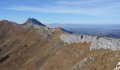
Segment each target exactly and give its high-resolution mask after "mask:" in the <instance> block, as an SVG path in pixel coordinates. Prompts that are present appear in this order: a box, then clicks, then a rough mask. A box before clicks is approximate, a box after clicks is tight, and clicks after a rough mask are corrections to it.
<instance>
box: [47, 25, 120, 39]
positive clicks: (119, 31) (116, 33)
mask: <svg viewBox="0 0 120 70" xmlns="http://www.w3.org/2000/svg"><path fill="white" fill-rule="evenodd" d="M48 26H50V27H62V28H64V29H66V30H67V31H71V32H73V33H77V34H87V35H97V36H107V37H113V38H120V25H119V24H106V25H105V24H49V25H48Z"/></svg>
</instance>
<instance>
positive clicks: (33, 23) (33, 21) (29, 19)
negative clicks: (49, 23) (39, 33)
mask: <svg viewBox="0 0 120 70" xmlns="http://www.w3.org/2000/svg"><path fill="white" fill-rule="evenodd" d="M24 24H25V25H38V26H45V25H44V24H42V23H41V22H40V21H38V20H37V19H34V18H28V20H27V21H26V22H25V23H24Z"/></svg>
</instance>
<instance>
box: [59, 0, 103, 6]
mask: <svg viewBox="0 0 120 70" xmlns="http://www.w3.org/2000/svg"><path fill="white" fill-rule="evenodd" d="M100 1H101V0H81V1H58V2H57V4H61V5H83V4H92V3H95V2H100Z"/></svg>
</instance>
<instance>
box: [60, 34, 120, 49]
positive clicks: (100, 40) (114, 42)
mask: <svg viewBox="0 0 120 70" xmlns="http://www.w3.org/2000/svg"><path fill="white" fill-rule="evenodd" d="M60 39H61V41H63V42H65V43H68V44H71V43H80V42H81V43H83V42H87V43H91V46H90V50H94V49H110V50H113V51H115V50H120V39H114V38H107V37H98V36H88V35H76V34H68V33H65V34H62V35H60Z"/></svg>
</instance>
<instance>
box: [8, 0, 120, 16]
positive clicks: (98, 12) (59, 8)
mask: <svg viewBox="0 0 120 70" xmlns="http://www.w3.org/2000/svg"><path fill="white" fill-rule="evenodd" d="M98 1H100V0H86V1H82V2H77V1H74V2H62V1H61V2H60V1H59V2H56V3H57V5H48V6H45V7H34V6H13V7H8V8H6V9H7V10H14V11H29V12H38V13H65V14H82V15H92V16H118V15H120V13H119V12H120V10H119V8H120V3H116V2H115V3H111V4H110V5H108V6H101V7H97V6H95V7H87V8H85V7H84V6H69V5H76V4H80V3H81V4H86V3H89V4H91V3H94V2H98ZM101 1H103V0H101ZM58 3H59V4H65V5H59V4H58ZM68 4H69V5H68ZM101 5H102V4H101Z"/></svg>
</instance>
